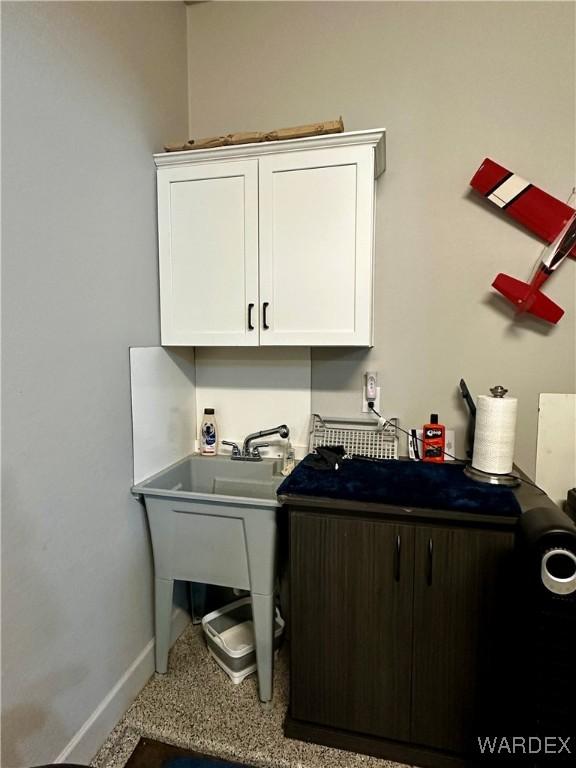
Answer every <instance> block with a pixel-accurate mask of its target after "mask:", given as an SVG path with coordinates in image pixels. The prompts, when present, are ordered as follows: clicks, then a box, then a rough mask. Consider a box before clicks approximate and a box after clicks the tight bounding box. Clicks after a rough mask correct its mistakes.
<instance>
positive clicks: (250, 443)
mask: <svg viewBox="0 0 576 768" xmlns="http://www.w3.org/2000/svg"><path fill="white" fill-rule="evenodd" d="M289 434H290V430H289V429H288V427H287V426H286V424H280V426H278V427H272V429H261V430H260V432H252V434H250V435H248V436H247V437H246V438H245V439H244V443H243V444H242V450H240V448H239V447H238V445H237V444H236V443H232V442H229V441H227V440H223V441H222V444H223V445H230V446H231V447H232V455H231V456H230V458H231V459H233V460H235V461H262V456H261V455H260V448H268V446H269V445H270V443H254V440H258V438H260V437H270V435H279V436H280V437H284V438H286V437H288V435H289Z"/></svg>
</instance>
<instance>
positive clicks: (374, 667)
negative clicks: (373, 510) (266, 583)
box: [290, 512, 414, 740]
mask: <svg viewBox="0 0 576 768" xmlns="http://www.w3.org/2000/svg"><path fill="white" fill-rule="evenodd" d="M413 550H414V531H413V530H412V529H411V528H409V527H407V526H401V525H396V524H394V523H382V522H371V521H364V522H360V521H357V520H350V519H347V518H337V517H328V516H324V515H307V514H306V513H299V512H295V513H293V514H292V516H291V552H292V555H291V563H292V568H291V594H292V600H291V602H292V610H291V627H292V628H291V635H290V636H291V655H292V659H293V674H292V687H291V710H292V715H293V716H294V717H296V718H298V719H301V720H307V721H309V722H315V723H321V724H324V725H331V726H334V727H335V728H345V729H349V730H353V731H360V732H362V733H370V734H374V735H376V736H385V737H388V738H391V739H400V740H404V739H408V738H409V735H410V696H411V692H410V667H411V660H410V655H411V654H410V649H411V644H412V588H413V579H412V573H411V565H412V561H413ZM360 553H361V556H360Z"/></svg>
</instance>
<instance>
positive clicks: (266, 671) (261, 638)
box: [252, 593, 274, 702]
mask: <svg viewBox="0 0 576 768" xmlns="http://www.w3.org/2000/svg"><path fill="white" fill-rule="evenodd" d="M252 618H253V619H254V635H255V639H256V664H257V667H258V690H259V694H260V701H263V702H267V701H271V699H272V670H273V659H274V595H257V594H254V593H252Z"/></svg>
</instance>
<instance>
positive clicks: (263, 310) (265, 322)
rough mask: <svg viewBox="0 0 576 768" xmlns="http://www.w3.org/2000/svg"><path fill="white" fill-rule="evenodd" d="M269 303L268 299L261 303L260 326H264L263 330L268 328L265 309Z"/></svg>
mask: <svg viewBox="0 0 576 768" xmlns="http://www.w3.org/2000/svg"><path fill="white" fill-rule="evenodd" d="M269 303H270V302H269V301H265V302H264V303H263V304H262V328H264V330H265V331H267V330H268V328H270V326H269V325H268V320H267V319H266V311H267V309H268V305H269Z"/></svg>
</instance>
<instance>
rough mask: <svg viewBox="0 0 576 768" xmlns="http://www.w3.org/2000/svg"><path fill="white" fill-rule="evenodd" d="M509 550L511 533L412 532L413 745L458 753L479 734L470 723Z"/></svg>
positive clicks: (495, 624)
mask: <svg viewBox="0 0 576 768" xmlns="http://www.w3.org/2000/svg"><path fill="white" fill-rule="evenodd" d="M512 547H513V534H512V533H506V532H499V531H484V530H473V529H469V528H468V529H449V528H432V527H430V528H418V529H417V532H416V544H415V567H414V661H413V665H414V666H413V670H412V727H411V741H412V742H414V743H415V744H423V745H426V746H430V747H436V748H438V749H444V750H450V751H456V752H462V751H464V750H466V749H467V748H468V747H469V746H470V745H471V739H472V738H473V737H474V736H477V735H480V734H479V733H478V732H477V730H476V731H475V727H477V725H478V722H477V717H478V715H479V711H478V706H479V703H480V695H481V688H482V685H483V683H484V682H486V675H489V673H490V655H491V652H492V649H493V646H494V642H493V641H494V639H495V638H496V637H497V636H498V634H497V633H498V629H499V627H498V622H497V621H496V617H497V615H498V603H499V593H500V589H501V586H505V584H503V583H502V579H503V577H504V575H505V571H506V568H507V565H508V561H509V558H510V556H511V552H512ZM504 635H506V633H504ZM493 693H494V691H493Z"/></svg>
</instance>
